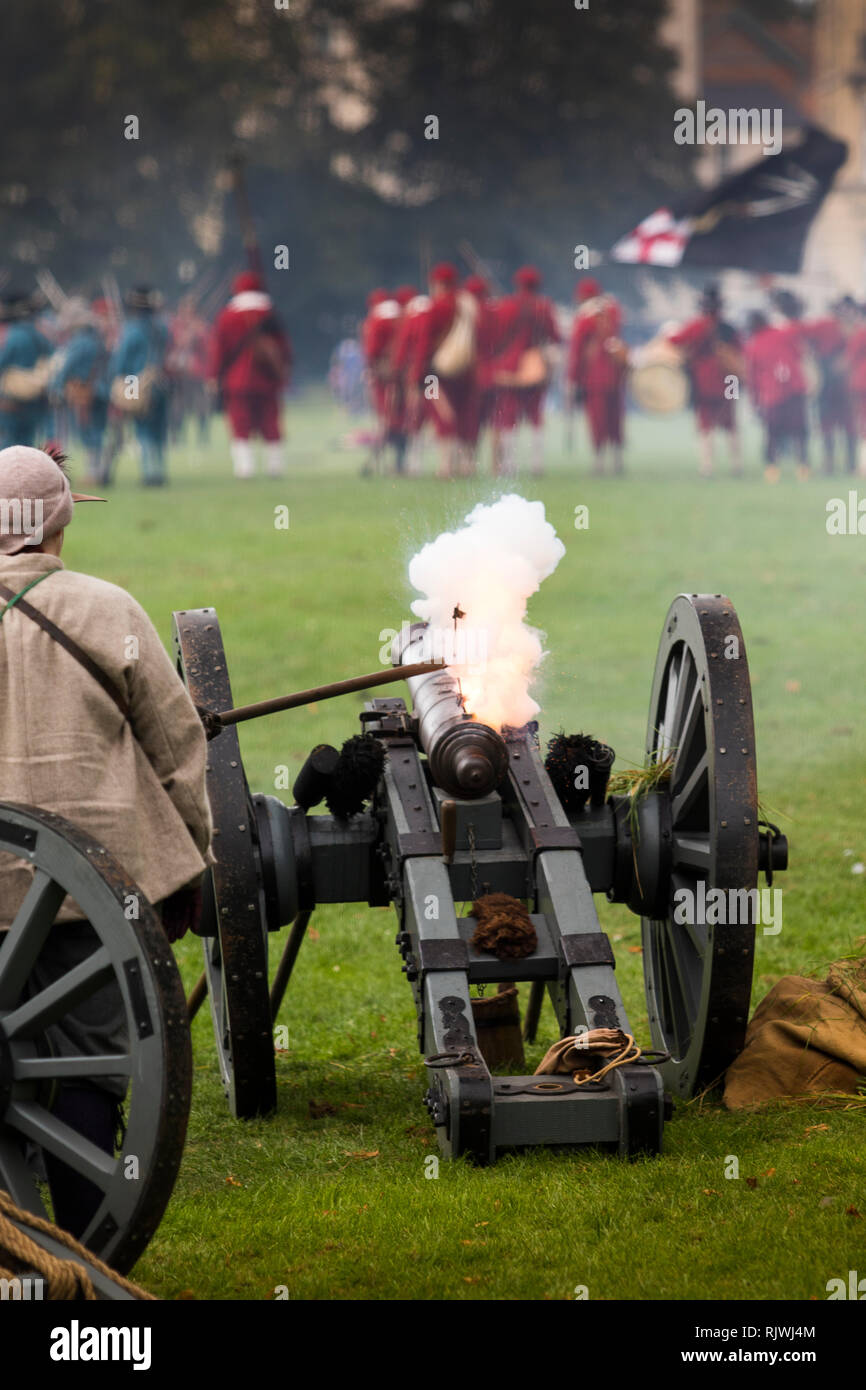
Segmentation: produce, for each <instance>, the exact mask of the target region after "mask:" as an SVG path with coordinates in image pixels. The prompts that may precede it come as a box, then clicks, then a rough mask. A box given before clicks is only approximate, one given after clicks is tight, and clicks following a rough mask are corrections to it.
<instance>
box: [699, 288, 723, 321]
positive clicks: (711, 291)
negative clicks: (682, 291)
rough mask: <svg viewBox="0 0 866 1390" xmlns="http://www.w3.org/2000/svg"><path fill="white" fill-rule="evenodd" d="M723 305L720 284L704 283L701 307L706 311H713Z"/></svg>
mask: <svg viewBox="0 0 866 1390" xmlns="http://www.w3.org/2000/svg"><path fill="white" fill-rule="evenodd" d="M721 307H722V294H721V291H720V289H719V287H718V285H713V284H710V285H704V288H703V291H702V292H701V308H702V309H703V310H704V313H710V314H711V313H713V312H714V311H715V310H716V309H720V308H721Z"/></svg>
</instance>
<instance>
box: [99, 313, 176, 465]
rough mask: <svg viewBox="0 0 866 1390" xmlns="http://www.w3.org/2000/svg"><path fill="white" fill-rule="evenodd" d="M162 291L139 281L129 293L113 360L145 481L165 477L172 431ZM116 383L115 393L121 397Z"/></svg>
mask: <svg viewBox="0 0 866 1390" xmlns="http://www.w3.org/2000/svg"><path fill="white" fill-rule="evenodd" d="M161 303H162V297H161V296H160V295H159V293H158V292H157V291H156V290H151V289H146V288H144V287H139V288H138V289H134V290H131V291H130V292H129V294H128V295H127V296H126V307H127V309H128V310H129V318H128V319H127V321H126V324H125V325H124V329H123V333H122V334H121V337H120V341H119V343H118V344H117V347H116V348H115V349H114V352H113V353H112V355H111V361H110V363H109V377H110V378H111V379H112V381H116V380H117V379H118V378H119V379H120V384H121V387H122V389H123V396H124V398H125V399H126V400H128V401H129V406H130V407H131V409H129V414H130V416H131V418H132V419H133V421H134V422H135V432H136V435H137V436H138V442H139V445H140V447H141V480H142V482H143V483H144V485H145V487H161V486H162V485H163V484H164V483H165V482H166V474H165V445H166V438H167V435H168V384H167V379H166V375H165V358H166V353H167V352H168V342H169V335H168V328H167V327H166V325H165V323H164V322H163V320H162V319H160V318H157V317H156V311H157V309H158V308H159V307H160V305H161ZM116 391H117V388H116V387H115V388H114V390H113V392H112V399H113V400H114V401H115V403H117V395H116V394H115V392H116Z"/></svg>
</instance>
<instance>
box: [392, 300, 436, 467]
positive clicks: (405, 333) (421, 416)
mask: <svg viewBox="0 0 866 1390" xmlns="http://www.w3.org/2000/svg"><path fill="white" fill-rule="evenodd" d="M394 298H395V299H396V300H397V303H398V304H399V305H400V309H401V314H400V319H399V322H398V324H397V328H396V330H395V333H394V341H393V343H392V345H391V367H392V371H393V375H394V380H395V381H396V383H397V389H398V392H399V399H400V403H401V410H402V419H403V428H404V430H405V432H406V439H407V451H408V452H407V457H408V469H409V472H410V473H411V474H418V473H420V472H421V468H422V447H423V436H422V430H423V428H424V425H425V423H426V421H427V418H428V415H427V402H426V401H425V400H424V396H423V394H422V392H421V391H419V390H417V389H416V385H415V382H414V381H413V380H411V379H410V378H411V369H412V366H413V364H414V359H415V346H416V343H417V341H418V335H419V333H420V331H421V325H422V322H423V318H424V315H425V314H426V312H427V310H428V309H429V307H430V298H429V296H428V295H426V294H419V293H418V291H417V290H416V289H415V288H414V286H412V285H401V287H400V288H399V289H398V290H397V292H396V294H395V296H394Z"/></svg>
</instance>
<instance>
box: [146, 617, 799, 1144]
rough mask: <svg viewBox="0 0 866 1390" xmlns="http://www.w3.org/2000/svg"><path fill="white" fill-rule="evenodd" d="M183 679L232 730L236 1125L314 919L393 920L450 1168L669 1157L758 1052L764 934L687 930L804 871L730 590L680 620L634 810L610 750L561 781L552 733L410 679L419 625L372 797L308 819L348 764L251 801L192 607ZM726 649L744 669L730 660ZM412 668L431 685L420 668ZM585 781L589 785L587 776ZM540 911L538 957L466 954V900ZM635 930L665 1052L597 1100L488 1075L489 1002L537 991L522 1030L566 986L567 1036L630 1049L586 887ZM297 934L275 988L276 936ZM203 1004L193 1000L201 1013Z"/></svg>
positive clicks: (227, 1033)
mask: <svg viewBox="0 0 866 1390" xmlns="http://www.w3.org/2000/svg"><path fill="white" fill-rule="evenodd" d="M173 641H174V651H175V656H176V661H177V667H178V670H179V672H180V674H181V676H182V678H183V680H184V681H185V683H186V684H187V686H188V689H189V691H190V694H191V696H192V698H193V700H194V702H195V703H196V705H197V706H199V708H200V709H201V710H202V712H203V717H204V718H205V721H206V724H207V723H208V722H209V723H210V732H211V734H213V735H214V737H212V739H211V742H210V745H209V757H208V787H209V795H210V800H211V806H212V810H213V815H214V826H215V835H216V838H215V853H216V856H217V861H218V862H217V864H216V865H215V867H214V868H213V870H212V871H210V873H209V876H208V881H207V888H206V894H205V898H206V905H205V913H204V916H203V920H202V927H201V933H202V938H203V941H202V944H203V950H204V958H205V972H204V977H203V979H204V984H205V985H206V989H207V993H208V994H209V997H210V1005H211V1012H212V1017H213V1023H214V1035H215V1039H216V1047H217V1054H218V1057H219V1065H220V1070H221V1075H222V1080H223V1086H224V1089H225V1093H226V1096H227V1099H228V1102H229V1104H230V1107H231V1110H232V1112H233V1113H234V1114H235V1115H236V1116H238V1117H239V1118H245V1117H250V1116H253V1115H257V1114H264V1113H268V1112H269V1111H271V1110H273V1109H274V1107H275V1104H276V1083H275V1070H274V1039H273V1024H274V1021H275V1019H276V1016H277V1011H278V1009H279V1006H280V1003H281V1001H282V998H283V993H284V991H285V988H286V985H287V982H288V980H289V977H290V974H291V971H292V968H293V966H294V963H295V960H296V958H297V954H298V950H299V947H300V945H301V942H302V940H303V937H304V934H305V932H306V928H307V924H308V922H309V919H310V914H311V913H312V911H313V909H314V908H315V906H316V905H317V904H321V903H331V902H344V903H367V904H369V905H370V906H371V907H384V906H391V907H393V909H394V911H395V913H396V918H397V934H396V945H397V948H398V950H399V953H400V956H401V959H402V970H403V973H404V974H405V975H406V978H407V980H408V982H409V984H410V986H411V988H412V992H413V996H414V1000H415V1005H416V1011H417V1019H418V1044H419V1047H420V1050H421V1053H422V1055H423V1057H424V1060H425V1067H426V1075H427V1078H428V1084H427V1091H426V1095H425V1104H426V1106H427V1109H428V1112H429V1114H430V1117H431V1119H432V1122H433V1125H434V1126H435V1129H436V1134H437V1138H438V1142H439V1146H440V1148H441V1150H442V1152H443V1153H444V1154H445V1155H448V1156H458V1155H467V1156H468V1157H469V1158H470V1159H472V1160H474V1161H475V1162H478V1163H481V1164H486V1163H490V1162H492V1161H494V1160H495V1159H496V1157H497V1155H498V1154H500V1153H501V1152H502V1151H504V1150H507V1149H513V1148H520V1147H524V1146H529V1145H583V1144H591V1145H599V1146H609V1147H611V1148H613V1149H614V1150H616V1151H617V1152H619V1153H620V1154H622V1155H634V1154H637V1153H658V1152H659V1151H660V1150H661V1147H662V1135H663V1127H664V1121H665V1117H666V1114H668V1113H669V1112H670V1105H671V1097H672V1096H679V1097H688V1096H691V1095H693V1094H694V1093H695V1092H696V1091H697V1090H699V1089H701V1088H704V1087H707V1086H709V1085H711V1084H712V1083H713V1082H714V1081H716V1080H718V1079H719V1077H720V1076H721V1075H722V1073H723V1072H724V1070H725V1068H726V1067H727V1066H728V1065H729V1063H730V1062H731V1061H732V1060H733V1058H734V1057H735V1056H736V1055H737V1053H738V1051H739V1050H740V1049H741V1047H742V1044H743V1038H744V1033H745V1028H746V1022H747V1018H748V1011H749V1001H750V990H751V980H752V961H753V951H754V936H755V922H754V920H752V921H749V920H745V921H742V922H733V923H731V922H728V923H726V925H724V926H715V925H712V924H710V923H709V919H707V920H704V921H702V920H700V916H698V919H697V920H696V921H695V922H693V923H691V924H689V923H685V924H682V923H681V922H680V920H678V916H677V913H676V911H675V903H676V902H678V901H679V900H680V899H678V898H677V896H676V895H677V893H678V892H680V891H681V890H683V889H692V890H696V889H697V888H698V887H699V886H700V885H703V888H704V890H706V891H708V890H710V889H720V890H722V891H723V892H724V891H727V890H732V891H734V892H737V891H744V892H745V894H746V897H747V898H748V895H749V891H750V890H753V889H754V888H755V887H756V885H757V882H758V874H759V871H761V870H764V871H765V872H766V873H767V875H768V879H770V878H771V876H772V874H773V872H774V871H779V870H781V869H783V868H784V867H785V866H786V863H787V842H786V841H785V838H784V836H782V835H780V834H779V832H778V831H777V829H776V828H775V827H773V826H770V825H768V824H765V823H763V822H761V821H760V820H759V811H758V799H757V782H756V761H755V739H754V727H753V719H752V703H751V692H750V684H749V674H748V666H747V662H746V656H745V649H744V644H743V639H742V633H741V631H740V625H739V622H738V619H737V616H736V613H735V611H734V608H733V606H732V604H731V603H730V601H729V600H728V599H727V598H726V597H724V596H723V595H706V594H681V595H679V596H678V597H677V598H676V599H675V600H674V602H673V604H672V605H671V608H670V610H669V612H668V614H667V617H666V619H665V623H664V627H663V631H662V637H661V642H660V645H659V650H658V657H657V661H656V667H655V672H654V676H653V681H652V689H651V695H650V708H649V718H648V724H647V736H646V748H645V752H646V760H647V766H648V767H649V768H651V769H656V772H657V775H655V776H653V777H652V778H651V779H647V781H646V782H645V784H644V786H643V789H642V791H641V793H640V794H622V795H608V794H607V782H608V774H609V771H610V763H611V761H612V757H613V754H612V750H610V749H609V748H607V746H604V745H598V744H592V745H589V744H587V743H586V741H585V742H584V747H587V748H588V749H589V751H588V753H587V755H586V762H587V766H588V788H589V791H588V793H585V794H582V795H574V796H572V795H571V794H570V788H569V785H568V784H567V783H566V784H563V783H562V781H561V779H560V781H559V783H558V790H557V787H555V785H554V774H553V771H551V772H548V770H547V768H546V766H545V759H544V758H543V757H542V754H541V750H540V748H539V743H538V737H537V728H536V726H535V725H534V724H529V725H527V726H525V727H523V728H519V729H513V728H504V729H501V730H498V729H493V728H489V727H487V726H486V725H484V724H481V723H479V722H478V721H477V720H475V719H474V718H472V717H471V716H470V715H468V714H467V713H466V711H465V709H464V707H463V700H462V696H461V692H460V688H459V685H458V683H457V682H456V681H455V678H454V676H453V675H452V674H451V673H450V672H449V671H447V670H446V671H428V672H426V673H424V674H420V675H419V674H414V675H409V669H410V667H409V666H408V665H406V663H410V664H411V663H414V662H416V661H417V658H418V657H420V656H421V655H423V652H424V650H425V644H424V632H423V628H422V627H421V626H419V625H416V626H414V627H412V628H411V629H409V631H408V633H407V634H406V635H405V637H404V638H401V639H399V640H398V641H397V642H396V643H395V647H394V651H393V661H394V664H395V666H396V667H398V668H402V667H403V666H405V668H406V673H407V675H409V679H408V686H409V692H410V696H411V704H410V705H407V704H406V703H405V702H404V700H403V699H400V698H393V697H387V698H384V697H380V698H373V699H372V700H370V701H368V702H367V704H366V706H365V709H364V711H363V712H362V714H361V723H362V727H363V730H364V734H365V736H366V741H367V742H368V743H369V744H370V745H371V747H372V746H375V748H376V749H377V750H378V752H379V761H378V763H377V762H376V759H375V758H374V759H372V760H371V762H372V764H373V765H375V766H376V768H377V772H376V774H375V775H374V777H373V780H372V782H371V785H370V787H369V788H368V795H367V796H366V798H365V804H364V805H363V806H361V804H360V803H359V804H358V806H357V807H355V808H353V810H352V812H351V813H348V812H346V813H343V814H329V815H324V814H311V813H310V812H311V810H312V808H313V807H314V806H315V805H316V804H318V801H319V800H320V799H321V796H322V791H323V788H324V787H325V786H326V785H327V784H328V778H329V777H331V776H333V775H334V759H336V752H335V750H330V752H329V750H327V749H326V748H322V747H321V746H320V747H319V748H317V749H315V750H313V754H312V755H311V758H310V759H309V760H308V763H307V765H306V766H305V768H304V769H303V771H302V773H301V775H300V776H299V778H298V780H297V781H296V783H295V797H296V801H295V804H294V805H291V806H289V805H286V804H284V803H283V801H282V800H280V799H279V798H278V797H276V796H273V795H269V794H267V795H266V794H256V795H251V793H250V791H249V788H248V786H247V782H246V777H245V774H244V769H243V764H242V761H241V756H240V748H239V744H238V738H237V732H236V728H235V727H234V724H233V722H232V716H231V714H230V713H228V714H226V718H225V719H224V720H221V719H220V714H221V712H222V713H225V712H229V711H231V706H232V695H231V686H230V682H229V675H228V665H227V661H226V655H225V650H224V647H223V641H222V636H221V633H220V626H219V622H218V619H217V615H216V612H215V610H214V609H212V608H205V609H199V610H195V611H183V612H177V613H175V614H174V618H173ZM732 657H733V659H731V658H732ZM411 669H412V670H413V671H414V670H416V669H417V668H416V666H415V665H412V667H411ZM576 782H577V779H575V783H576ZM494 892H496V893H505V894H508V895H510V896H511V897H512V898H514V899H517V900H520V901H521V902H522V903H525V904H527V905H528V909H529V917H530V920H531V924H532V926H533V928H534V929H535V947H534V949H533V950H532V952H531V954H528V955H526V956H524V957H522V958H520V959H510V958H504V959H502V958H499V957H498V956H496V955H494V954H491V953H490V952H488V951H484V950H481V949H478V948H476V946H474V945H473V936H474V931H475V927H476V922H475V920H474V919H473V917H472V916H471V915H461V914H460V913H459V908H458V905H459V904H461V903H471V902H473V900H475V899H476V898H477V897H478V895H479V894H480V893H494ZM595 893H600V894H605V895H606V896H607V898H608V899H609V900H610V901H612V902H621V903H626V904H627V905H628V907H629V909H630V910H631V911H632V912H633V913H635V914H636V915H637V916H639V917H640V918H641V921H642V939H643V965H644V976H645V993H646V1003H647V1012H648V1017H649V1028H650V1032H651V1037H652V1043H653V1048H654V1051H653V1052H652V1053H648V1054H645V1055H643V1056H641V1057H639V1058H637V1059H636V1060H634V1061H631V1062H629V1061H626V1062H624V1064H623V1065H620V1066H617V1067H616V1068H615V1069H612V1070H610V1071H609V1072H607V1073H606V1074H605V1075H604V1077H603V1078H602V1079H601V1080H599V1081H597V1082H593V1081H592V1080H590V1081H589V1082H588V1084H579V1083H578V1081H577V1080H572V1079H571V1078H568V1077H556V1078H551V1077H539V1076H538V1075H533V1076H521V1075H507V1076H506V1075H495V1074H492V1073H491V1071H490V1070H489V1068H488V1066H487V1065H486V1062H485V1059H484V1056H483V1052H482V1048H481V1047H480V1046H479V1039H478V1034H477V1031H476V1026H475V1021H474V1017H473V1008H472V998H471V994H470V988H471V986H472V985H473V984H487V983H491V984H500V985H501V984H503V983H511V982H514V981H521V982H528V983H529V984H530V1000H529V1006H528V1009H527V1017H526V1027H527V1034H528V1036H530V1037H533V1036H534V1033H535V1030H536V1028H537V1022H538V1014H539V1010H540V1006H541V1002H542V999H543V994H544V991H545V990H547V992H548V994H549V996H550V999H551V1001H552V1004H553V1008H554V1010H555V1013H556V1017H557V1020H558V1023H559V1028H560V1032H561V1035H562V1036H563V1037H570V1036H573V1035H576V1034H579V1033H580V1032H581V1031H582V1030H586V1029H596V1028H603V1029H616V1030H620V1031H621V1032H622V1033H625V1034H627V1035H628V1034H633V1032H634V1030H633V1028H632V1027H631V1025H630V1024H629V1020H628V1018H627V1015H626V1011H625V1008H624V1006H623V1001H622V999H621V997H620V993H619V990H618V988H617V983H616V976H615V959H614V953H613V950H612V947H611V943H610V940H609V938H608V937H607V935H606V934H605V933H604V932H603V931H602V930H601V926H600V922H599V918H598V915H597V913H596V909H595V904H594V901H593V894H595ZM289 923H291V929H290V932H289V936H288V940H287V943H286V946H285V950H284V953H283V957H282V960H281V961H280V964H279V967H278V969H277V973H276V976H275V978H274V981H273V984H272V986H271V987H270V988H269V983H268V967H267V961H268V949H267V947H268V937H269V934H270V933H272V932H277V931H279V930H281V929H282V928H283V927H284V926H286V925H288V924H289ZM202 994H203V989H202V990H201V991H199V997H198V999H197V1000H196V1001H195V1002H196V1003H197V1002H199V1000H200V999H201V996H202Z"/></svg>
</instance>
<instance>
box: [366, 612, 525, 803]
mask: <svg viewBox="0 0 866 1390" xmlns="http://www.w3.org/2000/svg"><path fill="white" fill-rule="evenodd" d="M426 634H427V627H426V624H424V623H415V624H413V625H412V627H411V628H410V629H409V630H408V632H407V633H404V634H403V635H402V636H400V637H397V638H396V639H395V641H394V646H393V648H392V659H393V662H394V665H395V666H409V665H413V664H415V663H417V662H419V661H422V660H427V659H428V658H427V656H426V647H427V646H428V645H429V639H428V638H427V635H426ZM420 654H423V655H420ZM406 684H407V685H408V687H409V692H410V694H411V696H412V707H413V710H414V712H415V716H416V718H417V720H418V737H419V740H420V743H421V747H422V748H423V750H424V752H425V753H426V754H427V760H428V762H429V764H430V771H431V773H432V776H433V781H434V783H435V784H436V786H437V787H441V788H442V790H443V791H444V792H447V793H448V795H449V796H455V797H459V798H462V799H466V800H473V799H475V798H477V797H480V796H487V795H488V793H490V792H492V791H495V790H496V788H497V787H498V786H499V784H500V783H501V782H502V779H503V778H504V776H505V774H506V771H507V769H508V752H507V749H506V747H505V741H504V739H503V738H502V735H501V734H498V733H497V732H496V730H495V729H491V728H490V727H489V725H487V724H481V723H479V722H478V720H477V719H475V718H474V717H473V716H472V715H471V714H467V713H466V711H465V709H464V707H463V698H462V696H461V694H460V686H459V684H458V681H457V678H456V677H455V676H453V675H452V674H451V672H450V671H447V670H446V671H433V672H430V673H429V674H427V675H421V676H410V677H409V679H408V680H407V682H406Z"/></svg>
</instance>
